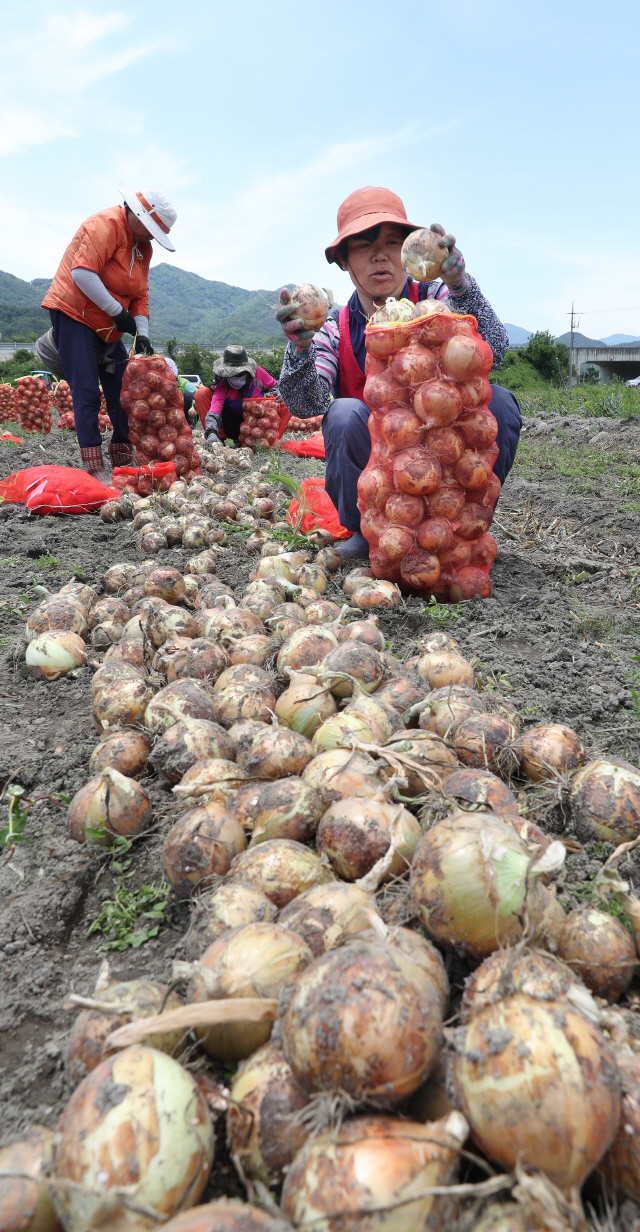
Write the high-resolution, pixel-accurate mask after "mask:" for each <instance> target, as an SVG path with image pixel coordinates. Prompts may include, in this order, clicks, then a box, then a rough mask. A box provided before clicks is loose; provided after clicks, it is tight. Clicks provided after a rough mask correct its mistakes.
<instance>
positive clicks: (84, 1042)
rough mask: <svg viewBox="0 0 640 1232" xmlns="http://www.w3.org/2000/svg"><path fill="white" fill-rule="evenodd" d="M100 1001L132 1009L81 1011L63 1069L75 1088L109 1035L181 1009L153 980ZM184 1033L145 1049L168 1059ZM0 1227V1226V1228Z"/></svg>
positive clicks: (112, 991)
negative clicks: (133, 1024) (163, 1011)
mask: <svg viewBox="0 0 640 1232" xmlns="http://www.w3.org/2000/svg"><path fill="white" fill-rule="evenodd" d="M100 1000H101V1001H105V1002H106V1003H109V1002H114V1003H116V1004H117V1003H122V1004H123V1005H128V1006H131V1010H130V1011H129V1012H128V1013H122V1014H109V1013H107V1012H106V1011H101V1010H81V1012H80V1013H79V1014H78V1017H77V1018H76V1021H75V1023H74V1024H73V1030H72V1032H71V1036H70V1038H69V1045H68V1048H67V1057H66V1065H67V1068H68V1070H69V1074H70V1076H71V1079H72V1081H73V1082H74V1084H75V1085H77V1084H78V1083H79V1082H82V1079H83V1078H85V1077H86V1075H87V1074H88V1073H90V1072H91V1070H94V1069H95V1068H96V1066H97V1065H99V1064H100V1062H101V1061H103V1060H104V1058H105V1056H107V1055H108V1053H107V1052H105V1048H104V1045H105V1041H106V1038H107V1036H108V1035H110V1034H111V1032H112V1031H116V1030H117V1029H118V1027H123V1026H124V1025H125V1023H127V1022H137V1020H138V1019H139V1018H150V1017H151V1016H152V1015H153V1014H159V1013H160V1012H161V1010H164V1009H167V1010H173V1009H177V1008H178V1006H180V1005H182V1001H181V1000H180V997H179V996H178V995H177V994H176V993H175V992H169V989H168V988H167V987H166V985H165V984H158V983H156V982H155V981H153V980H147V979H140V980H125V981H124V982H123V983H119V984H110V985H109V987H108V988H105V989H104V990H103V992H101V993H100ZM182 1036H183V1032H181V1031H171V1032H168V1031H165V1032H164V1033H162V1032H158V1033H157V1034H156V1035H150V1036H149V1037H148V1039H149V1042H148V1044H147V1047H148V1048H157V1049H158V1050H159V1051H160V1052H168V1053H169V1054H170V1055H171V1054H172V1053H173V1052H174V1050H176V1049H178V1047H179V1045H180V1043H181V1040H182ZM0 1226H1V1225H0Z"/></svg>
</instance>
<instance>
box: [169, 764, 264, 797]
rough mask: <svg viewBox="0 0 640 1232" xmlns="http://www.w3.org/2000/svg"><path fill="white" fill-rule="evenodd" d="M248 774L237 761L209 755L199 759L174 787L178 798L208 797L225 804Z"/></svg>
mask: <svg viewBox="0 0 640 1232" xmlns="http://www.w3.org/2000/svg"><path fill="white" fill-rule="evenodd" d="M246 777H247V776H246V774H245V773H244V771H243V770H241V769H240V768H239V766H236V764H235V762H233V761H228V760H227V758H224V757H207V758H206V759H205V760H204V761H197V762H195V764H194V765H193V766H191V767H190V768H189V769H188V770H187V772H186V773H185V774H183V776H182V778H181V780H180V782H179V783H176V785H175V787H174V788H173V792H174V795H176V796H177V798H178V800H188V799H189V798H190V797H191V796H193V797H194V798H195V799H202V798H206V799H209V800H218V801H219V802H220V803H222V804H225V803H226V801H227V800H228V799H229V798H230V797H232V796H233V795H234V794H235V792H236V791H237V789H238V787H240V786H241V785H242V783H244V782H245V780H246Z"/></svg>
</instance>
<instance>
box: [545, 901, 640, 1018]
mask: <svg viewBox="0 0 640 1232" xmlns="http://www.w3.org/2000/svg"><path fill="white" fill-rule="evenodd" d="M558 954H559V956H560V958H562V959H563V960H564V961H565V962H566V963H567V966H569V967H570V968H571V970H572V971H575V973H576V975H578V976H580V978H581V979H582V980H583V981H584V983H585V984H586V985H587V988H590V989H591V991H592V992H593V993H594V994H595V995H596V996H597V997H604V999H605V1000H606V1001H609V1002H613V1001H617V1000H618V997H620V996H621V995H622V993H623V992H626V990H627V988H628V987H629V984H630V983H631V980H632V979H633V973H634V971H635V969H636V967H637V965H638V957H637V954H636V947H635V945H634V942H633V938H632V937H631V936H630V935H629V933H628V931H627V929H626V928H625V927H624V925H623V924H621V923H620V921H619V920H616V919H614V917H613V916H611V915H609V914H608V912H606V911H600V910H599V909H598V908H597V907H592V906H590V905H589V904H588V903H585V904H583V906H581V907H576V909H575V910H574V911H571V912H570V913H569V915H568V916H567V918H566V920H565V922H564V927H563V929H562V932H561V934H560V939H559V945H558Z"/></svg>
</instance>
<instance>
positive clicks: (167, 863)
mask: <svg viewBox="0 0 640 1232" xmlns="http://www.w3.org/2000/svg"><path fill="white" fill-rule="evenodd" d="M246 845H247V840H246V838H245V836H244V830H243V829H242V826H241V825H240V822H239V821H236V819H235V817H232V816H231V815H230V814H229V813H227V812H226V810H225V808H224V805H222V804H219V803H211V804H206V805H204V806H203V807H202V808H196V809H191V810H190V811H189V812H188V813H185V815H184V817H181V818H180V820H179V821H177V822H176V824H175V825H174V826H172V827H171V829H170V831H169V833H168V834H167V837H166V839H165V841H164V849H163V853H162V867H163V869H164V872H165V876H166V878H167V880H168V881H169V882H170V884H171V886H172V887H173V889H174V891H175V893H176V894H177V895H178V898H188V897H189V896H190V895H191V894H192V893H193V890H194V887H195V886H197V885H199V884H200V882H201V881H204V880H206V879H207V878H208V877H211V876H212V875H214V876H218V877H224V875H225V873H228V872H229V869H230V868H231V861H232V860H233V858H234V856H237V855H238V854H239V853H240V852H241V851H244V849H245V847H246Z"/></svg>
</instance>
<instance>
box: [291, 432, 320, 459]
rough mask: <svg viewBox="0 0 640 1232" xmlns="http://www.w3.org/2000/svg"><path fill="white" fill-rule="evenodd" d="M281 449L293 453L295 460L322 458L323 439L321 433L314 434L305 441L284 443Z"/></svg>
mask: <svg viewBox="0 0 640 1232" xmlns="http://www.w3.org/2000/svg"><path fill="white" fill-rule="evenodd" d="M281 448H282V449H286V451H287V453H293V454H295V455H296V457H297V458H324V456H325V452H324V437H323V435H322V433H321V432H314V434H313V436H309V437H307V439H306V441H285V442H284V445H282V446H281Z"/></svg>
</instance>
